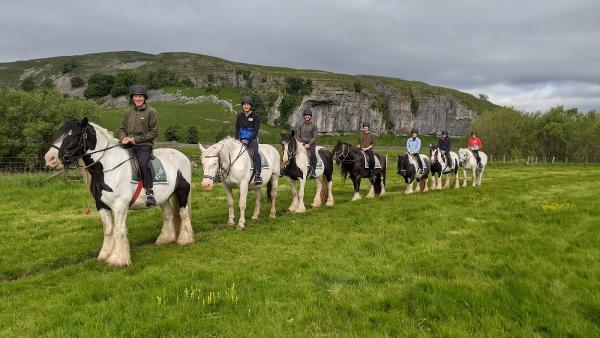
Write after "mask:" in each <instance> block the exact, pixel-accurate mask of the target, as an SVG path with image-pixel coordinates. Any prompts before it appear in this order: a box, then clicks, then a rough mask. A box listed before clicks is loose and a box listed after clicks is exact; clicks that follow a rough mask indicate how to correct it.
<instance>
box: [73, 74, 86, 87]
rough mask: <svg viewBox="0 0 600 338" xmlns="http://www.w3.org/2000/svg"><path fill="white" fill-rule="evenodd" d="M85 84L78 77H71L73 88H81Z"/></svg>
mask: <svg viewBox="0 0 600 338" xmlns="http://www.w3.org/2000/svg"><path fill="white" fill-rule="evenodd" d="M84 84H85V81H83V79H82V78H81V77H79V76H77V75H75V76H73V77H71V88H81V87H83V85H84Z"/></svg>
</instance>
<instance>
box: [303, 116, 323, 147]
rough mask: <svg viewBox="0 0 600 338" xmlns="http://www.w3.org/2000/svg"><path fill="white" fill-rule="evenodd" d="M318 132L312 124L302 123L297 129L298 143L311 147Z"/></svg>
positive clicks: (315, 140)
mask: <svg viewBox="0 0 600 338" xmlns="http://www.w3.org/2000/svg"><path fill="white" fill-rule="evenodd" d="M318 134H319V131H318V130H317V126H316V125H315V124H314V123H313V122H312V121H310V122H306V121H304V122H302V124H301V125H300V126H299V127H298V138H299V139H300V142H302V143H306V144H310V145H313V144H315V143H316V142H317V136H318Z"/></svg>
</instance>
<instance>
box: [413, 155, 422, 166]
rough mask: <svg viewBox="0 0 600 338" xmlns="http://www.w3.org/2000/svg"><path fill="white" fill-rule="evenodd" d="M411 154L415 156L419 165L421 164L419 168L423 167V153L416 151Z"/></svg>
mask: <svg viewBox="0 0 600 338" xmlns="http://www.w3.org/2000/svg"><path fill="white" fill-rule="evenodd" d="M411 155H412V156H413V157H414V158H415V160H416V161H417V165H418V166H419V167H418V168H417V169H421V168H423V162H422V161H421V154H419V153H414V154H411Z"/></svg>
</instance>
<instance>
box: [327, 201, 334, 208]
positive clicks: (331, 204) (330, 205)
mask: <svg viewBox="0 0 600 338" xmlns="http://www.w3.org/2000/svg"><path fill="white" fill-rule="evenodd" d="M325 205H326V206H328V207H332V206H333V202H327V203H326V204H325Z"/></svg>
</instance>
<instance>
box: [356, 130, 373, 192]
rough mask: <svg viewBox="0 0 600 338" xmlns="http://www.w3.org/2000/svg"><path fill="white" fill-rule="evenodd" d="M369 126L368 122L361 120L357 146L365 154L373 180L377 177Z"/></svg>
mask: <svg viewBox="0 0 600 338" xmlns="http://www.w3.org/2000/svg"><path fill="white" fill-rule="evenodd" d="M370 127H371V125H370V124H369V122H363V124H362V133H361V134H360V137H359V138H358V147H359V148H360V149H361V150H362V151H363V152H364V153H365V155H367V159H368V162H369V163H368V164H369V172H370V174H371V179H372V180H375V179H376V178H377V177H376V176H377V175H375V152H374V151H373V147H375V138H374V137H373V134H372V133H371V131H370Z"/></svg>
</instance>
